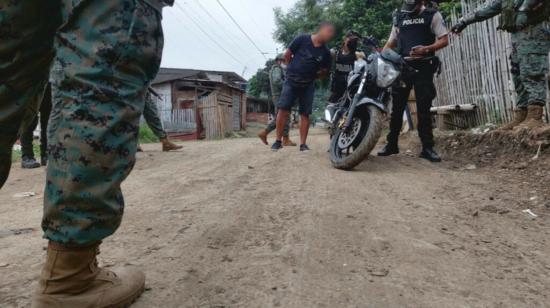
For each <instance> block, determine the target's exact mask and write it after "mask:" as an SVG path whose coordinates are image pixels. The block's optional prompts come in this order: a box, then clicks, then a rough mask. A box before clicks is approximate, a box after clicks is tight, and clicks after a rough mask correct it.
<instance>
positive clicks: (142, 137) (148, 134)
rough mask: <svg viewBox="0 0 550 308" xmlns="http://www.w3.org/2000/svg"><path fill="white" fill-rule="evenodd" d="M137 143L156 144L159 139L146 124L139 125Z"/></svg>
mask: <svg viewBox="0 0 550 308" xmlns="http://www.w3.org/2000/svg"><path fill="white" fill-rule="evenodd" d="M139 142H140V143H157V142H159V138H157V136H155V134H154V133H153V131H152V130H151V129H150V128H149V126H148V125H147V124H141V125H140V126H139Z"/></svg>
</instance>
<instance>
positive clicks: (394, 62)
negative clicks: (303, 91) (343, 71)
mask: <svg viewBox="0 0 550 308" xmlns="http://www.w3.org/2000/svg"><path fill="white" fill-rule="evenodd" d="M363 46H364V47H372V50H373V53H371V54H370V55H369V56H368V57H367V59H358V60H357V61H356V62H355V65H354V68H353V71H352V72H350V74H349V76H348V80H347V89H346V92H345V94H344V96H343V97H342V98H341V99H340V100H339V101H338V103H336V104H331V105H328V106H327V108H326V110H325V122H327V123H328V125H329V132H330V135H331V142H330V149H329V152H330V160H331V162H332V165H333V166H334V167H335V168H337V169H342V170H351V169H353V168H354V167H356V166H357V165H359V164H360V163H361V162H363V161H364V160H365V159H366V158H367V157H368V156H369V154H370V153H371V152H372V150H373V149H374V147H375V146H376V144H377V142H378V139H380V135H381V133H382V128H383V125H382V121H383V118H384V115H385V114H386V113H387V109H388V106H389V105H390V103H391V97H392V96H391V89H392V87H393V86H394V85H396V84H398V83H400V82H401V79H400V76H401V74H402V72H404V71H409V70H411V69H412V68H411V67H410V66H408V65H407V63H406V61H405V59H403V58H402V57H401V56H400V55H399V54H397V53H396V52H394V51H393V50H391V49H385V50H383V51H381V52H380V51H378V50H379V46H378V42H377V41H376V39H374V38H372V37H367V38H364V39H363Z"/></svg>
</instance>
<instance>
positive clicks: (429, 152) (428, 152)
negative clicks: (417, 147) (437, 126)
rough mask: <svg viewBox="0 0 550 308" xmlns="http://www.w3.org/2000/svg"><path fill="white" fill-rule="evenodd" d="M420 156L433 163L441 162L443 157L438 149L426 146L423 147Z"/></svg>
mask: <svg viewBox="0 0 550 308" xmlns="http://www.w3.org/2000/svg"><path fill="white" fill-rule="evenodd" d="M420 157H421V158H424V159H427V160H429V161H431V162H432V163H439V162H441V157H439V155H438V154H437V152H436V151H434V149H433V148H424V149H422V152H421V153H420Z"/></svg>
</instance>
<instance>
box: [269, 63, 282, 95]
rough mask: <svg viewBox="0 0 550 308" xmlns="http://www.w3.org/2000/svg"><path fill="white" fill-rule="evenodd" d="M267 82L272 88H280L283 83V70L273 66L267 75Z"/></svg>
mask: <svg viewBox="0 0 550 308" xmlns="http://www.w3.org/2000/svg"><path fill="white" fill-rule="evenodd" d="M269 80H270V82H271V86H272V87H273V88H276V89H279V88H282V87H283V82H284V76H283V70H282V69H281V68H280V67H278V66H274V67H273V68H272V69H271V73H270V74H269Z"/></svg>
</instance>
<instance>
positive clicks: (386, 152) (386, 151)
mask: <svg viewBox="0 0 550 308" xmlns="http://www.w3.org/2000/svg"><path fill="white" fill-rule="evenodd" d="M395 154H399V147H398V146H397V145H395V144H390V143H388V144H386V146H385V147H384V148H383V149H382V150H380V152H378V156H391V155H395Z"/></svg>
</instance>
